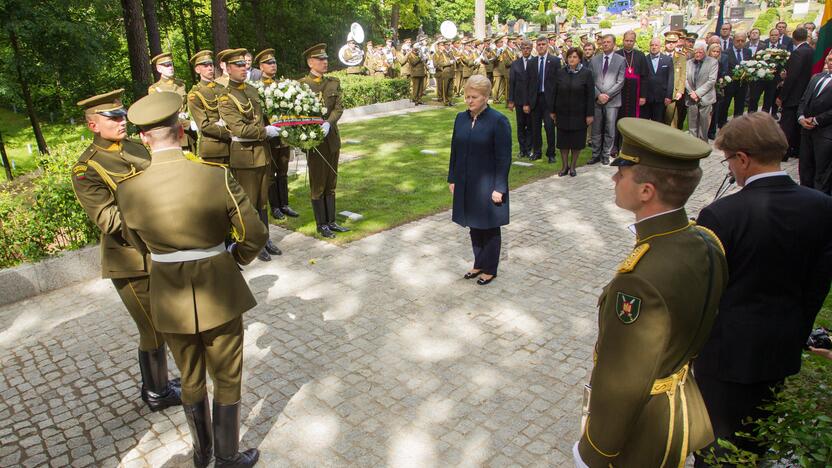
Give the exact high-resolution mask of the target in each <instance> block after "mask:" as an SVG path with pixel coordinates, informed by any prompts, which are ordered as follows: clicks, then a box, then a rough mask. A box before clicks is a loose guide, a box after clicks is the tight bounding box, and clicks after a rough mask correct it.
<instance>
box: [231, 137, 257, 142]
mask: <svg viewBox="0 0 832 468" xmlns="http://www.w3.org/2000/svg"><path fill="white" fill-rule="evenodd" d="M231 141H236V142H238V143H253V142H255V141H262V140H258V139H257V138H240V137H235V136H232V137H231Z"/></svg>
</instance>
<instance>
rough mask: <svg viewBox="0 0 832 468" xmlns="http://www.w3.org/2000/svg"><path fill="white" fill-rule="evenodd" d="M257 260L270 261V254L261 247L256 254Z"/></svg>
mask: <svg viewBox="0 0 832 468" xmlns="http://www.w3.org/2000/svg"><path fill="white" fill-rule="evenodd" d="M257 260H260V261H261V262H270V261H272V256H271V255H269V253H268V252H266V249H263V250H261V251H260V253H259V254H257Z"/></svg>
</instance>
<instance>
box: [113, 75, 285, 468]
mask: <svg viewBox="0 0 832 468" xmlns="http://www.w3.org/2000/svg"><path fill="white" fill-rule="evenodd" d="M232 78H233V76H232ZM177 112H178V97H177V95H176V94H173V93H166V92H162V93H158V94H151V95H149V96H145V97H144V98H142V99H139V100H138V101H137V102H136V103H135V104H133V105H132V106H130V110H129V111H128V117H129V119H130V121H131V122H133V123H134V124H136V126H138V127H139V129H140V131H141V136H142V141H143V142H144V143H145V144H146V145H148V146H149V147H150V151H151V153H152V163H151V164H150V166H149V167H147V168H146V169H145V170H144V171H143V172H141V173H139V174H137V175H134V176H132V177H128V178H125V179H124V180H123V181H122V182H121V183H120V184H119V188H118V203H119V207H120V208H121V210H122V215H123V219H124V225H123V226H122V230H123V232H124V235H125V237H127V238H128V239H129V240H130V243H131V244H133V245H135V246H136V247H137V248H139V249H142V250H144V251H149V252H150V258H151V261H152V268H151V270H150V271H151V273H150V282H151V285H152V288H153V295H152V296H151V299H150V302H151V307H152V309H153V322H154V325H155V326H156V328H157V329H158V330H159V331H161V332H162V333H163V334H164V336H165V340H166V341H167V342H168V345H169V346H170V349H171V353H172V354H173V358H174V360H175V361H176V365H177V366H178V367H179V371H180V373H181V374H182V406H183V409H184V410H185V418H186V420H187V422H188V429H189V430H190V432H191V439H192V441H193V448H194V455H193V457H194V458H193V459H194V464H195V465H196V466H197V467H205V466H208V464H209V463H210V461H211V457H212V452H213V455H214V457H215V459H216V460H215V464H214V466H217V467H221V466H233V467H249V466H253V465H254V464H255V463H256V462H257V459H258V458H259V456H260V454H259V452H258V451H257V449H248V450H246V451H244V452H240V451H239V437H240V394H241V380H242V371H243V320H242V314H243V313H244V312H245V311H247V310H249V309H251V308H252V307H254V306H255V305H256V304H257V302H256V301H255V299H254V296H253V295H252V294H251V291H250V290H249V288H248V285H247V284H246V281H245V279H244V278H243V275H242V274H241V273H240V269H239V267H238V266H237V265H238V264H243V265H245V264H248V263H249V262H251V260H252V259H253V258H254V256H255V255H257V253H258V252H260V250H261V249H262V248H263V245H264V244H265V242H266V239H267V238H268V229H267V228H266V227H265V226H264V225H263V223H261V222H260V219H259V218H258V215H257V211H256V210H255V209H254V207H253V206H252V205H251V202H250V201H249V197H248V195H247V194H246V193H245V191H243V189H242V187H240V185H239V184H238V183H237V181H236V180H235V179H234V177H232V176H231V174H230V172H229V169H228V168H227V167H223V166H218V165H216V164H211V163H207V162H203V161H192V160H189V159H187V158H186V157H185V154H184V153H183V152H182V150H181V149H180V148H177V147H176V146H175V143H176V141H177V139H178V138H179V137H180V136H181V135H182V133H183V131H184V130H183V129H182V126H181V125H180V123H179V121H178V120H177V115H176V114H177ZM195 221H196V222H195ZM228 232H233V233H234V239H235V243H233V244H231V245H230V246H229V247H228V249H226V247H225V245H224V240H225V237H226V235H227V234H228ZM206 370H207V372H208V373H209V374H210V375H211V380H212V381H213V383H214V404H213V411H211V410H210V408H209V405H208V392H207V390H206V378H205V377H206ZM212 413H213V415H212ZM212 434H213V437H212ZM212 439H213V440H212ZM212 449H213V450H212Z"/></svg>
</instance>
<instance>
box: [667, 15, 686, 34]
mask: <svg viewBox="0 0 832 468" xmlns="http://www.w3.org/2000/svg"><path fill="white" fill-rule="evenodd" d="M684 27H685V15H670V30H671V31H678V30H680V29H682V28H684Z"/></svg>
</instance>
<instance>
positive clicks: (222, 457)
mask: <svg viewBox="0 0 832 468" xmlns="http://www.w3.org/2000/svg"><path fill="white" fill-rule="evenodd" d="M239 450H240V402H239V401H238V402H237V403H234V404H233V405H221V404H219V403H217V402H216V401H214V454H215V456H216V461H215V462H214V466H215V467H218V466H227V467H234V468H238V467H239V468H244V467H245V468H247V467H250V466H254V464H255V463H257V460H258V459H259V458H260V451H259V450H257V449H256V448H251V449H247V450H244V451H242V452H240V451H239Z"/></svg>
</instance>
